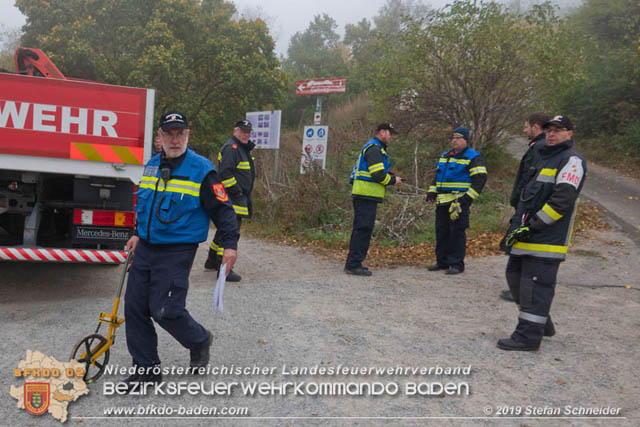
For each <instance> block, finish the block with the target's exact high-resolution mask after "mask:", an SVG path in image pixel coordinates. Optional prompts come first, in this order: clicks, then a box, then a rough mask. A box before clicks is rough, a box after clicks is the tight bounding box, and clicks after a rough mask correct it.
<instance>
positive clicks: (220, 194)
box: [213, 183, 229, 203]
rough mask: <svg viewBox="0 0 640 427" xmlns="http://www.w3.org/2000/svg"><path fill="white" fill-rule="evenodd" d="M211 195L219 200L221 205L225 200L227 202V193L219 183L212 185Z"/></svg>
mask: <svg viewBox="0 0 640 427" xmlns="http://www.w3.org/2000/svg"><path fill="white" fill-rule="evenodd" d="M213 194H215V195H216V199H218V200H220V201H221V202H222V203H225V202H226V201H227V200H229V196H228V195H227V192H226V191H225V190H224V185H222V184H220V183H218V184H213Z"/></svg>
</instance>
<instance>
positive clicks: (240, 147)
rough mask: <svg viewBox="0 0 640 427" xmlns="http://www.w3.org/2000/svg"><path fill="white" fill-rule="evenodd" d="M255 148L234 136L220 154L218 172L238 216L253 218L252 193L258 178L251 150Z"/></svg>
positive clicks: (250, 143)
mask: <svg viewBox="0 0 640 427" xmlns="http://www.w3.org/2000/svg"><path fill="white" fill-rule="evenodd" d="M253 147H255V145H254V144H253V142H251V141H249V142H248V143H247V144H243V143H242V142H240V141H239V140H238V139H237V138H236V137H234V136H232V137H231V138H229V140H228V141H227V142H225V144H224V145H223V146H222V148H221V149H220V153H218V170H219V172H218V173H219V175H220V179H221V180H222V184H223V185H224V188H225V189H226V190H227V193H229V197H231V203H232V204H233V210H234V211H235V212H236V215H238V216H242V217H247V218H250V217H251V210H252V205H251V191H252V190H253V182H254V180H255V177H256V173H255V167H254V164H253V158H252V157H251V150H252V149H253Z"/></svg>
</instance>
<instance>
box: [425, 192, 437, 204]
mask: <svg viewBox="0 0 640 427" xmlns="http://www.w3.org/2000/svg"><path fill="white" fill-rule="evenodd" d="M436 198H438V193H436V192H435V191H430V192H428V193H427V202H434V201H435V200H436Z"/></svg>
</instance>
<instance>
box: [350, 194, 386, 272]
mask: <svg viewBox="0 0 640 427" xmlns="http://www.w3.org/2000/svg"><path fill="white" fill-rule="evenodd" d="M352 200H353V231H351V240H350V241H349V255H348V256H347V262H346V265H345V267H347V268H356V267H360V266H361V265H362V261H364V259H365V258H366V257H367V251H369V243H370V242H371V234H372V233H373V226H374V225H375V223H376V212H377V209H378V202H375V201H373V200H368V199H361V198H359V197H354V198H353V199H352Z"/></svg>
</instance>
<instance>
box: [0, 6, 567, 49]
mask: <svg viewBox="0 0 640 427" xmlns="http://www.w3.org/2000/svg"><path fill="white" fill-rule="evenodd" d="M526 1H527V0H524V1H523V2H526ZM577 1H579V0H559V1H558V0H556V2H561V3H576V2H577ZM14 2H15V1H14V0H0V24H3V25H4V26H7V27H10V28H16V27H20V26H22V25H23V24H24V23H25V17H24V16H23V15H22V14H21V13H20V11H19V10H18V9H17V8H16V7H14ZM233 3H235V4H236V7H237V9H238V11H239V12H240V13H243V12H246V11H248V12H249V14H250V15H256V13H255V12H259V13H258V14H259V15H264V16H265V18H266V21H267V24H268V25H269V30H270V32H271V35H272V36H273V38H274V39H275V41H276V51H277V53H278V54H283V55H284V54H286V52H287V48H288V47H289V40H290V39H291V36H292V35H294V34H295V33H296V32H298V31H304V30H305V29H306V28H307V27H308V26H309V23H310V22H311V20H312V19H313V17H314V16H315V15H319V14H322V13H326V14H328V15H329V16H331V17H332V18H333V19H335V20H336V22H337V23H338V32H339V33H340V34H344V26H345V24H353V23H356V22H358V21H360V20H361V19H362V18H368V19H371V18H372V17H373V16H374V15H376V14H377V12H378V10H379V9H380V7H382V6H383V5H384V4H385V3H386V0H233ZM423 3H424V4H428V5H431V6H432V7H433V8H436V9H437V8H441V7H443V6H444V5H446V4H447V3H451V0H424V1H423ZM0 29H2V25H0ZM33 47H37V46H33Z"/></svg>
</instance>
